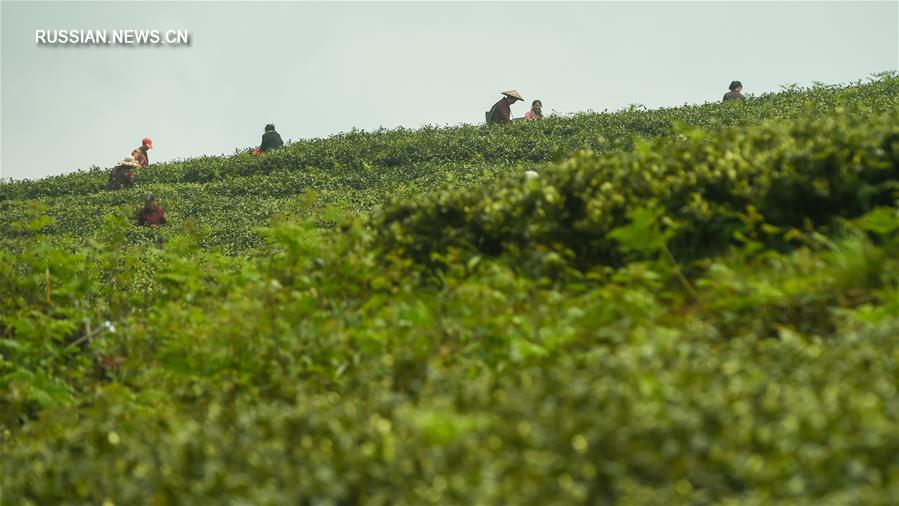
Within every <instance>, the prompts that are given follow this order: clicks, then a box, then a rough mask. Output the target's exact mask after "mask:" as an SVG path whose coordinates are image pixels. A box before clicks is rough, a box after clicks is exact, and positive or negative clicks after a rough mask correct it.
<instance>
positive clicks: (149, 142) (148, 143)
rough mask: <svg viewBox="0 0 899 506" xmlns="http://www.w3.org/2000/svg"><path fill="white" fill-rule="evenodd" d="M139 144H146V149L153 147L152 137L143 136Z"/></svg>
mask: <svg viewBox="0 0 899 506" xmlns="http://www.w3.org/2000/svg"><path fill="white" fill-rule="evenodd" d="M141 144H143V145H144V146H146V148H147V149H153V139H151V138H149V137H144V140H143V141H141Z"/></svg>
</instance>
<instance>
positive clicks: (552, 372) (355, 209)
mask: <svg viewBox="0 0 899 506" xmlns="http://www.w3.org/2000/svg"><path fill="white" fill-rule="evenodd" d="M897 98H899V78H897V77H896V76H895V75H883V76H880V77H879V78H878V79H876V80H874V81H873V82H871V83H868V84H857V85H854V86H849V87H845V88H838V87H818V88H815V89H811V90H799V89H791V90H788V91H785V92H784V93H781V94H774V95H768V96H764V97H760V98H757V99H753V100H749V101H747V102H746V103H729V104H720V105H719V104H709V105H704V106H685V107H682V108H674V109H667V110H658V111H642V110H639V109H637V108H632V109H630V110H626V111H621V112H617V113H603V114H584V115H578V116H575V117H572V118H551V119H548V120H545V121H542V122H538V123H531V124H512V125H508V126H505V127H495V128H493V127H491V128H487V127H460V128H450V129H425V130H421V131H385V132H374V133H363V132H353V133H349V134H345V135H341V136H337V137H334V138H330V139H325V140H313V141H305V142H300V143H296V144H294V145H292V146H290V147H288V148H286V149H284V150H282V151H280V152H277V153H274V154H272V155H267V156H265V157H262V158H253V157H251V156H249V155H247V154H238V155H236V156H232V157H226V158H199V159H193V160H187V161H184V162H179V163H172V164H163V165H159V166H153V167H150V168H149V169H147V170H146V171H144V172H143V173H142V174H140V176H139V180H138V186H139V187H138V188H136V189H133V190H127V191H120V192H105V191H102V187H103V183H104V182H105V177H106V175H105V173H103V172H100V171H93V172H81V173H75V174H70V175H66V176H60V177H56V178H49V179H45V180H42V181H37V182H14V183H5V184H2V185H0V210H2V211H3V216H4V217H3V218H2V219H0V233H2V237H3V239H2V240H3V248H2V250H0V504H41V505H43V504H57V503H63V504H103V503H111V504H119V505H122V504H273V505H274V504H279V505H280V504H303V505H306V504H308V505H313V504H335V505H336V504H346V505H349V504H411V505H420V504H440V505H446V504H460V505H462V504H466V505H467V504H613V503H615V504H618V503H620V504H641V505H642V504H697V503H698V504H706V503H716V504H895V503H897V502H899V430H897V427H899V206H897V202H899V100H897ZM525 169H533V170H535V171H537V172H538V173H539V176H537V177H536V178H534V177H529V176H526V175H525V174H524V170H525ZM147 189H150V190H151V191H153V192H154V193H156V194H157V198H158V199H159V201H160V202H161V203H162V204H163V205H164V206H165V207H166V209H167V213H168V214H169V215H170V219H171V223H170V225H169V226H167V227H165V228H161V229H159V228H157V229H138V228H136V227H135V226H134V225H133V224H132V222H131V215H132V214H133V211H134V210H135V202H138V201H139V200H140V198H139V197H140V194H141V193H142V192H144V191H146V190H147Z"/></svg>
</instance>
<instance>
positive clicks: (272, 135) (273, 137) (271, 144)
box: [259, 123, 284, 153]
mask: <svg viewBox="0 0 899 506" xmlns="http://www.w3.org/2000/svg"><path fill="white" fill-rule="evenodd" d="M283 145H284V141H282V140H281V135H280V134H279V133H278V132H276V131H275V125H272V124H271V123H269V124H268V125H265V133H264V134H262V145H261V146H259V150H260V151H262V152H263V153H268V152H269V151H271V150H273V149H278V148H280V147H281V146H283Z"/></svg>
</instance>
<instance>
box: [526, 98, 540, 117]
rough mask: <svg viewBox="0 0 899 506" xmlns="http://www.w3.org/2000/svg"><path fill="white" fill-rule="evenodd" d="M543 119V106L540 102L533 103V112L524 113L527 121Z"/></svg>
mask: <svg viewBox="0 0 899 506" xmlns="http://www.w3.org/2000/svg"><path fill="white" fill-rule="evenodd" d="M541 118H543V104H542V103H541V102H540V101H539V100H534V101H533V102H531V110H530V111H528V112H526V113H524V120H525V121H533V120H535V119H541Z"/></svg>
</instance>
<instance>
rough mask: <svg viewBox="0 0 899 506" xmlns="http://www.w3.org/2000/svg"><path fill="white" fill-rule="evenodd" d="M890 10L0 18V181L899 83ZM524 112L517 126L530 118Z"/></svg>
mask: <svg viewBox="0 0 899 506" xmlns="http://www.w3.org/2000/svg"><path fill="white" fill-rule="evenodd" d="M897 5H899V3H897V2H896V1H881V2H856V1H846V2H834V1H828V2H808V1H805V2H731V1H718V2H708V1H707V2H671V1H668V2H627V3H626V2H576V3H557V2H552V3H551V2H526V3H521V2H515V3H513V2H502V3H472V2H448V3H435V2H397V3H382V2H363V3H312V2H188V3H174V2H140V3H138V2H77V1H76V2H16V1H8V0H3V1H0V17H2V19H0V28H2V30H0V61H2V63H0V78H2V94H0V111H2V112H0V119H2V122H0V177H3V178H13V179H33V178H40V177H44V176H47V175H53V174H61V173H65V172H70V171H73V170H76V169H79V168H87V167H89V166H91V165H99V166H101V167H110V166H111V165H112V164H113V163H114V162H115V161H116V160H119V159H121V158H122V157H123V156H126V155H128V154H129V153H130V152H131V149H133V148H134V147H136V146H137V145H138V144H139V142H140V139H141V138H142V137H145V136H150V137H152V138H153V140H154V144H155V149H154V150H152V151H151V152H150V153H151V154H150V159H151V161H154V162H155V161H163V160H172V159H177V158H187V157H194V156H200V155H203V154H208V155H214V154H221V153H233V152H234V149H235V148H241V149H243V148H247V147H251V146H256V145H258V144H259V140H260V137H261V135H262V130H263V126H264V125H265V124H266V123H268V122H274V123H275V124H276V125H277V127H278V131H279V132H280V133H281V135H282V136H283V137H284V139H285V140H287V139H288V138H292V139H300V138H310V137H326V136H328V135H331V134H333V133H337V132H342V131H347V130H350V129H352V128H354V127H355V128H362V129H366V130H371V129H376V128H378V127H380V126H384V127H387V128H393V127H397V126H404V127H410V128H416V127H420V126H422V125H426V124H436V125H454V124H459V123H476V122H480V121H483V118H484V114H483V113H484V111H485V110H487V109H489V108H490V106H491V105H492V104H493V102H495V101H496V100H497V99H498V98H499V92H500V91H502V90H505V89H509V88H515V89H517V90H518V91H519V92H521V94H522V95H523V96H524V98H525V99H527V100H528V104H529V102H530V100H532V99H537V98H539V99H541V100H542V101H543V104H544V110H545V111H547V112H549V111H553V110H555V111H557V112H560V113H571V112H576V111H585V110H587V109H593V110H596V111H599V110H603V109H606V108H608V109H613V110H614V109H618V108H621V107H624V106H627V105H628V104H633V103H639V104H644V105H646V106H648V107H661V106H675V105H681V104H684V103H688V102H689V103H701V102H705V101H717V100H719V99H720V97H721V95H722V94H723V93H724V92H725V91H727V89H726V88H727V85H728V83H729V82H730V81H731V80H733V79H739V80H742V81H743V84H744V86H745V90H744V91H745V92H749V93H755V94H761V93H764V92H768V91H777V90H778V89H780V86H781V85H784V84H789V83H798V84H811V83H812V82H814V81H819V82H824V83H845V82H848V81H853V80H857V79H862V78H866V77H868V76H869V75H870V74H871V73H874V72H880V71H884V70H895V69H897V67H899V61H897V60H899V56H897V55H899V28H897V25H899V9H897ZM122 28H138V29H160V30H167V29H186V30H189V31H190V32H191V35H192V44H191V45H190V46H189V47H115V46H110V47H96V46H91V47H48V46H37V45H36V44H35V38H34V37H35V36H34V32H35V30H36V29H84V30H87V29H108V30H112V29H122ZM528 107H529V105H525V104H522V103H519V104H516V105H515V106H514V107H513V114H514V115H515V116H521V115H523V114H524V112H525V111H526V110H527V109H528Z"/></svg>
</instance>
